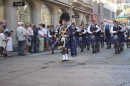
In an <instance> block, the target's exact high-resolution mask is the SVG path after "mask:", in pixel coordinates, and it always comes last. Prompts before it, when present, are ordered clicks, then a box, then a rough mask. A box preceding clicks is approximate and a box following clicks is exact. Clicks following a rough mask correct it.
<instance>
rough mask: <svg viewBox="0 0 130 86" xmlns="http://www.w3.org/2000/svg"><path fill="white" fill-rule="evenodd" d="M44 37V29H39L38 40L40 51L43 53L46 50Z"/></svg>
mask: <svg viewBox="0 0 130 86" xmlns="http://www.w3.org/2000/svg"><path fill="white" fill-rule="evenodd" d="M44 37H45V35H44V34H43V32H42V28H40V27H39V28H38V38H39V51H40V52H43V49H44Z"/></svg>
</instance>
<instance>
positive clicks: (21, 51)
mask: <svg viewBox="0 0 130 86" xmlns="http://www.w3.org/2000/svg"><path fill="white" fill-rule="evenodd" d="M18 46H19V51H18V54H21V55H24V54H25V52H24V51H25V46H26V40H23V41H18Z"/></svg>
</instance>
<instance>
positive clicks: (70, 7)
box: [0, 0, 93, 45]
mask: <svg viewBox="0 0 130 86" xmlns="http://www.w3.org/2000/svg"><path fill="white" fill-rule="evenodd" d="M13 2H25V6H13ZM63 12H68V13H69V14H70V16H71V19H70V20H71V21H70V23H71V22H75V23H76V24H77V25H80V24H86V23H88V24H89V23H90V21H91V15H92V12H93V6H92V0H0V22H1V23H2V21H3V20H4V19H5V20H7V23H8V25H7V26H8V28H9V30H13V31H14V33H13V44H14V45H17V41H16V32H15V29H16V27H17V22H18V21H22V22H24V24H31V23H33V24H35V25H36V26H38V25H39V22H42V23H44V24H46V25H54V26H55V27H56V26H57V25H59V18H60V15H61V14H62V13H63ZM72 15H79V18H72Z"/></svg>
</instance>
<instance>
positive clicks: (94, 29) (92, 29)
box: [88, 20, 101, 53]
mask: <svg viewBox="0 0 130 86" xmlns="http://www.w3.org/2000/svg"><path fill="white" fill-rule="evenodd" d="M100 30H101V29H100V27H99V26H98V25H97V24H95V21H94V20H92V25H90V26H89V27H88V33H89V34H90V36H89V37H90V43H91V45H92V50H93V52H92V53H97V50H98V48H99V45H97V43H98V36H99V35H98V32H99V31H100Z"/></svg>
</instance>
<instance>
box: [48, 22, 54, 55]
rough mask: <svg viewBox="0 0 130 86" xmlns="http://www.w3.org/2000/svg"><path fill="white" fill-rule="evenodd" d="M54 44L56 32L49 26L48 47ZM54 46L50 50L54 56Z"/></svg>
mask: <svg viewBox="0 0 130 86" xmlns="http://www.w3.org/2000/svg"><path fill="white" fill-rule="evenodd" d="M55 42H56V32H55V30H54V28H53V25H51V26H50V30H49V46H52V45H53V44H54V43H55ZM55 46H56V45H55ZM55 46H54V47H52V48H51V50H52V54H54V49H55Z"/></svg>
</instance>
